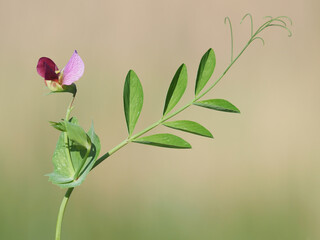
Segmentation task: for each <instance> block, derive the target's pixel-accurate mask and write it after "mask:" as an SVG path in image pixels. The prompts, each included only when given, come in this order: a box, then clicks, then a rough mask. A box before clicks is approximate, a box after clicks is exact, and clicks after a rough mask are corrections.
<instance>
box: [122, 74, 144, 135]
mask: <svg viewBox="0 0 320 240" xmlns="http://www.w3.org/2000/svg"><path fill="white" fill-rule="evenodd" d="M123 104H124V114H125V117H126V122H127V128H128V132H129V136H130V135H131V134H132V132H133V130H134V127H135V126H136V123H137V121H138V118H139V115H140V112H141V109H142V105H143V90H142V86H141V83H140V80H139V78H138V76H137V75H136V73H135V72H134V71H133V70H130V71H129V72H128V74H127V77H126V81H125V84H124V89H123Z"/></svg>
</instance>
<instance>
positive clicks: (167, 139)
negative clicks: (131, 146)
mask: <svg viewBox="0 0 320 240" xmlns="http://www.w3.org/2000/svg"><path fill="white" fill-rule="evenodd" d="M133 142H136V143H142V144H147V145H153V146H157V147H166V148H191V145H190V144H189V143H188V142H186V141H185V140H183V139H182V138H180V137H178V136H175V135H172V134H168V133H161V134H155V135H151V136H146V137H141V138H138V139H136V140H134V141H133Z"/></svg>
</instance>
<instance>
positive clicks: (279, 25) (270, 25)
mask: <svg viewBox="0 0 320 240" xmlns="http://www.w3.org/2000/svg"><path fill="white" fill-rule="evenodd" d="M272 26H275V27H281V28H284V29H285V30H287V31H288V37H291V36H292V32H291V30H290V29H289V28H287V27H286V26H283V25H281V24H269V25H268V27H272Z"/></svg>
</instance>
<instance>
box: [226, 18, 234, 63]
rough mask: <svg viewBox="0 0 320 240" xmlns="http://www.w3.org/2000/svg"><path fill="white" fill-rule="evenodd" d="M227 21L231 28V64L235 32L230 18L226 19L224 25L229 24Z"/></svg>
mask: <svg viewBox="0 0 320 240" xmlns="http://www.w3.org/2000/svg"><path fill="white" fill-rule="evenodd" d="M227 21H228V22H229V27H230V38H231V62H232V61H233V31H232V24H231V20H230V18H229V17H225V19H224V24H227Z"/></svg>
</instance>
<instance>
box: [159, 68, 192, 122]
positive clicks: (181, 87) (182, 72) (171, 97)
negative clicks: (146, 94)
mask: <svg viewBox="0 0 320 240" xmlns="http://www.w3.org/2000/svg"><path fill="white" fill-rule="evenodd" d="M187 81H188V74H187V67H186V65H185V64H182V65H181V66H180V67H179V68H178V70H177V72H176V73H175V75H174V77H173V79H172V81H171V83H170V87H169V89H168V92H167V97H166V102H165V105H164V109H163V116H164V115H166V114H167V113H168V112H170V111H171V110H172V109H173V108H174V106H175V105H176V104H177V103H178V102H179V100H180V99H181V97H182V95H183V93H184V91H185V90H186V88H187Z"/></svg>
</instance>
